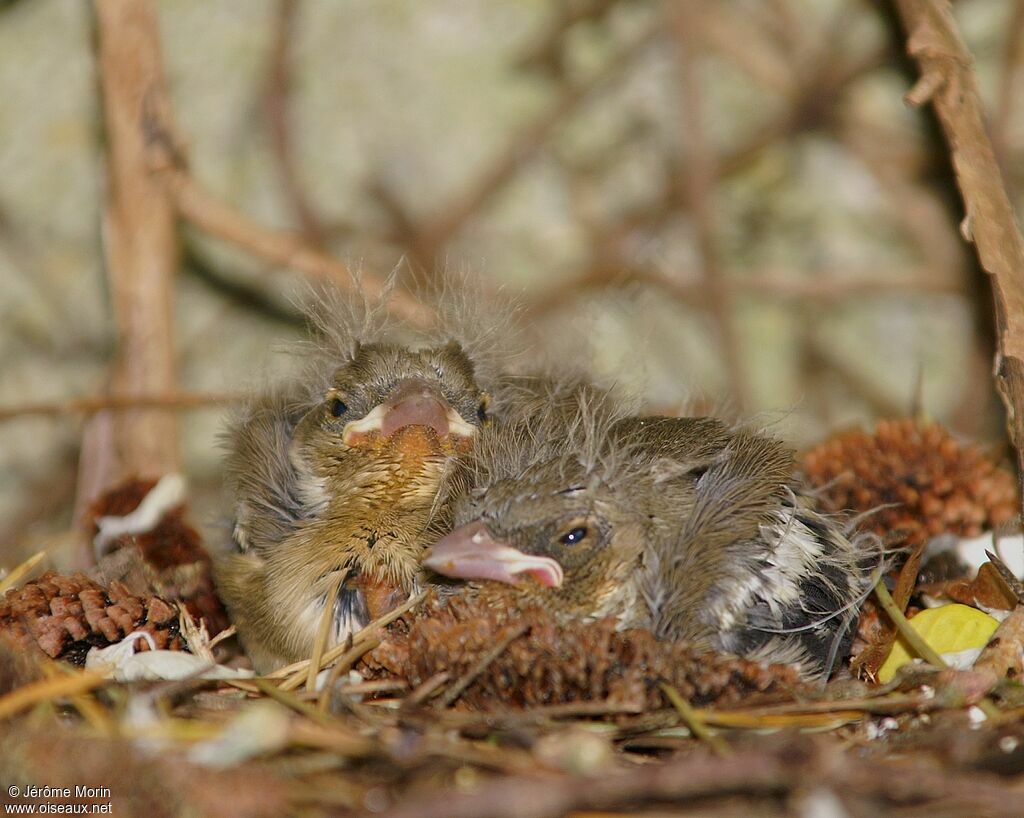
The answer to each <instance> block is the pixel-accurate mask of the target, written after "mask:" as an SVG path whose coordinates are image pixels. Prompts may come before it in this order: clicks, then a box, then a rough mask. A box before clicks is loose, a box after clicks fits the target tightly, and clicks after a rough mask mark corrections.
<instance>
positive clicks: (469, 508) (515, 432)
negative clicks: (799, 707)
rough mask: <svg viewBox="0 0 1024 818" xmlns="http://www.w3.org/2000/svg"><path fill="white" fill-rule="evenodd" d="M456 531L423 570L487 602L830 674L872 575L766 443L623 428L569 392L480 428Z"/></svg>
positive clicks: (719, 431) (731, 433)
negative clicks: (536, 606) (535, 413)
mask: <svg viewBox="0 0 1024 818" xmlns="http://www.w3.org/2000/svg"><path fill="white" fill-rule="evenodd" d="M472 461H473V469H474V473H475V475H476V478H475V480H476V486H475V488H473V489H471V490H470V491H468V492H465V493H464V494H463V496H462V497H461V498H460V499H459V500H458V501H457V502H456V508H455V523H456V525H457V526H458V528H456V529H455V531H453V532H452V533H451V534H449V535H447V536H446V537H444V538H443V539H442V540H441V541H440V542H438V543H437V544H436V545H435V546H434V547H433V548H432V549H431V551H430V552H429V554H428V557H427V558H426V559H425V560H424V565H425V566H426V567H428V568H430V569H432V570H433V571H436V572H438V573H439V574H442V575H446V576H448V577H454V578H461V579H465V580H470V581H471V582H470V588H469V589H468V592H469V593H473V594H478V595H481V596H483V597H484V598H485V599H488V600H490V601H491V602H492V603H493V604H495V605H503V606H514V605H516V604H520V603H524V602H528V601H540V602H541V603H542V604H543V605H545V606H546V607H548V608H549V609H551V610H553V611H555V612H556V614H558V615H559V616H560V617H562V618H564V619H566V620H571V619H584V620H593V619H599V618H603V617H607V616H612V617H616V618H617V619H618V622H619V625H620V627H622V628H628V627H644V628H648V629H650V630H652V631H653V632H654V633H655V634H656V635H657V636H658V637H659V638H661V639H666V640H673V641H677V640H685V641H689V642H692V643H694V644H696V645H697V646H700V647H705V648H714V649H718V650H723V651H727V652H731V653H737V654H740V655H743V656H746V657H748V658H755V659H761V660H767V661H772V662H785V663H791V664H795V665H797V666H798V667H799V668H800V670H801V671H802V672H803V673H804V674H805V675H807V676H809V677H812V676H820V675H823V674H825V673H827V672H829V671H830V670H831V668H832V666H833V661H834V658H835V656H836V655H837V653H838V651H839V650H841V649H843V647H844V646H845V645H846V644H848V641H849V639H850V637H851V628H852V625H853V622H854V620H855V618H856V607H857V603H858V602H859V600H860V598H861V597H862V594H863V593H864V592H865V590H866V588H867V585H868V579H867V571H866V569H865V567H864V561H865V554H864V553H862V552H861V551H860V550H859V549H858V548H857V547H855V545H854V544H853V543H851V541H850V540H849V539H848V538H847V537H846V536H845V535H844V533H843V531H842V529H841V527H840V526H839V525H838V524H837V523H836V522H835V521H834V520H832V519H830V518H827V517H824V516H822V515H820V514H818V513H816V512H815V511H814V510H813V507H812V505H811V503H810V501H809V499H808V497H807V496H806V495H805V494H804V493H803V492H802V489H801V487H800V486H799V485H798V484H797V482H796V481H795V478H794V476H793V468H794V463H793V457H792V454H791V453H790V452H789V451H788V450H787V449H786V448H785V447H784V446H783V445H781V444H780V443H779V442H777V441H776V440H774V439H772V438H770V437H768V436H766V435H763V434H759V433H756V432H753V431H746V430H743V429H730V428H729V427H727V426H726V425H725V424H723V423H722V422H720V421H718V420H715V419H711V418H664V417H650V418H644V417H634V416H624V414H623V413H622V412H621V411H619V410H617V409H616V407H615V406H614V403H613V401H611V400H610V399H609V398H608V396H606V395H602V394H600V393H596V392H594V391H592V390H586V389H584V390H582V391H580V392H578V394H577V406H576V411H575V412H574V413H572V414H569V415H567V414H566V410H565V402H564V401H562V402H561V406H560V407H559V408H556V410H555V411H554V412H552V413H550V414H548V415H547V416H541V417H535V418H533V419H531V420H528V421H527V420H524V421H523V422H522V423H520V424H518V425H515V424H512V425H506V426H503V427H495V428H493V429H490V430H485V431H484V432H483V433H482V434H481V436H480V438H479V439H478V441H477V445H476V447H475V450H474V454H473V455H472Z"/></svg>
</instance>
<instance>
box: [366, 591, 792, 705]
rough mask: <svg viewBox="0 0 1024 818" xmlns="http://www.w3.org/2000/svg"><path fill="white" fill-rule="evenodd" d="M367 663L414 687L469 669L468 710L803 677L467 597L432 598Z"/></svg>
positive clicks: (712, 694)
mask: <svg viewBox="0 0 1024 818" xmlns="http://www.w3.org/2000/svg"><path fill="white" fill-rule="evenodd" d="M365 665H366V669H367V670H368V671H369V672H370V674H371V675H381V674H386V675H390V676H397V677H399V678H400V679H403V680H405V681H407V682H408V683H409V684H410V685H411V686H413V687H416V686H418V685H421V684H423V683H424V682H426V681H427V680H429V679H431V678H432V677H434V676H435V675H436V674H438V673H441V672H445V673H447V674H448V679H449V683H450V684H457V683H459V681H460V680H468V679H469V678H470V677H472V681H471V682H470V683H469V684H468V686H466V687H465V689H464V690H463V691H462V692H461V695H460V696H459V702H460V703H461V704H462V705H463V706H464V707H468V708H472V709H493V708H494V707H496V706H497V707H531V706H539V705H554V704H566V703H570V702H581V701H591V702H597V701H603V702H607V703H609V704H621V705H627V706H635V707H637V708H638V709H646V708H657V707H663V706H666V704H667V702H666V700H665V697H664V694H663V692H662V689H661V687H660V684H661V683H665V684H668V685H671V686H672V687H674V688H676V689H677V690H678V691H679V693H680V694H682V696H683V697H684V698H685V699H687V700H688V701H690V702H692V703H694V704H698V705H699V704H708V703H711V702H714V703H716V704H730V703H735V702H738V701H740V700H741V699H747V698H748V697H749V696H750V695H752V694H758V693H764V694H783V693H786V692H788V691H790V690H792V689H793V688H794V687H796V685H797V684H798V682H799V676H798V674H797V673H796V671H795V670H794V669H793V668H791V667H788V666H782V665H763V664H759V663H757V662H752V661H748V660H745V659H740V658H736V657H731V656H725V655H719V654H711V653H706V652H703V651H699V650H696V649H694V648H692V647H690V646H687V645H684V644H668V643H664V642H658V641H657V640H656V639H655V638H654V636H653V635H652V634H651V633H650V632H648V631H643V630H629V631H618V630H616V626H615V622H614V620H612V619H604V620H601V621H598V622H594V623H589V624H584V623H580V624H573V625H571V626H566V625H563V624H559V623H558V622H557V621H556V620H555V619H554V618H553V617H552V616H551V614H550V613H549V612H548V611H546V610H545V609H543V608H540V607H533V608H524V609H520V610H517V611H515V612H514V613H513V612H509V611H507V610H497V609H494V608H491V607H489V606H487V605H486V604H485V603H483V602H479V601H474V600H471V599H463V598H454V599H450V600H447V601H445V600H437V599H433V600H430V601H428V602H427V603H426V604H425V605H424V606H423V607H422V608H421V609H420V611H419V612H418V613H417V614H416V615H414V616H412V617H411V618H409V619H408V620H405V621H403V622H400V623H399V624H398V625H397V626H396V627H393V628H392V631H391V634H390V636H389V638H388V640H387V641H385V642H384V643H383V644H382V645H381V646H380V647H379V648H377V649H376V650H375V651H374V652H373V653H372V654H370V655H369V657H367V659H366V660H365Z"/></svg>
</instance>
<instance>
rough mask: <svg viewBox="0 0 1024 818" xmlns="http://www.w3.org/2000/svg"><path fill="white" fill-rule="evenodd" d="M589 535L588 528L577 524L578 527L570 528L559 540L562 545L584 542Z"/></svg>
mask: <svg viewBox="0 0 1024 818" xmlns="http://www.w3.org/2000/svg"><path fill="white" fill-rule="evenodd" d="M586 536H587V529H585V528H583V526H577V527H576V528H571V529H569V530H568V531H567V532H566V533H565V534H563V535H562V536H561V537H559V538H558V541H559V542H560V543H562V545H576V543H579V542H582V541H583V540H584V539H585V538H586Z"/></svg>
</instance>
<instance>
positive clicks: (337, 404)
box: [331, 398, 348, 418]
mask: <svg viewBox="0 0 1024 818" xmlns="http://www.w3.org/2000/svg"><path fill="white" fill-rule="evenodd" d="M347 411H348V406H346V405H345V402H344V401H342V400H338V398H335V399H334V400H332V401H331V414H332V415H333V416H334V417H336V418H340V417H341V416H342V415H344V414H345V413H346V412H347Z"/></svg>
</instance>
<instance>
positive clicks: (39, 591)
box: [0, 571, 184, 664]
mask: <svg viewBox="0 0 1024 818" xmlns="http://www.w3.org/2000/svg"><path fill="white" fill-rule="evenodd" d="M136 630H142V631H146V632H147V633H149V634H150V636H152V637H153V641H154V642H155V644H156V646H157V648H166V649H170V650H182V649H184V643H183V641H182V639H181V636H180V634H179V632H178V610H177V609H176V608H175V607H174V606H173V605H172V604H170V603H168V602H166V601H165V600H163V599H161V598H160V597H157V596H150V597H145V598H144V597H139V596H136V595H134V594H132V593H131V592H130V591H129V590H128V589H127V587H125V585H124V584H123V583H120V582H113V583H111V585H110V587H109V588H103V587H102V586H100V585H99V584H97V583H96V582H94V581H93V580H91V579H89V578H88V577H87V576H85V575H84V574H80V573H76V574H70V575H68V574H58V573H56V572H54V571H49V572H47V573H46V574H44V575H43V576H41V577H40V578H39V579H37V580H34V581H32V582H29V583H26V584H25V585H23V586H22V587H20V588H15V589H13V590H10V591H8V592H7V594H6V595H5V596H4V598H3V599H2V600H0V633H2V634H5V635H7V636H9V637H12V638H13V639H14V640H15V641H16V642H17V643H18V644H21V645H23V646H24V647H26V648H30V649H33V648H34V649H38V650H41V651H42V652H43V653H45V654H46V655H47V656H49V657H50V658H52V659H63V660H66V661H69V662H73V663H75V664H84V663H85V656H86V654H87V653H88V652H89V649H90V648H94V647H106V646H108V645H111V644H113V643H115V642H119V641H121V640H122V639H123V638H124V637H125V636H127V635H128V634H129V633H131V632H132V631H136ZM142 644H143V645H144V643H142ZM143 649H145V647H143Z"/></svg>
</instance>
